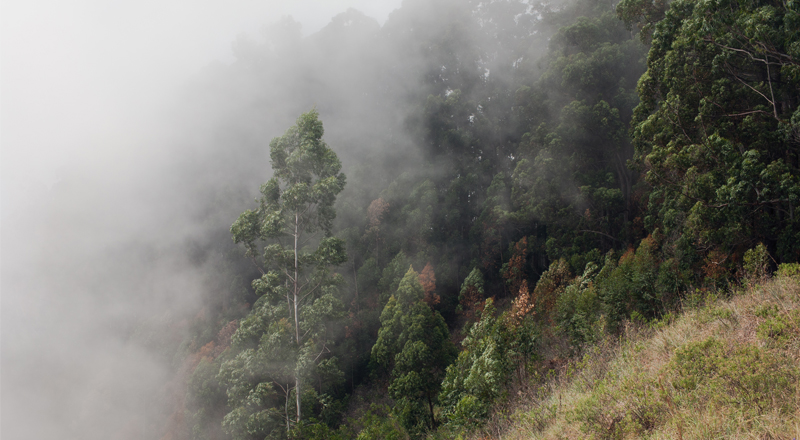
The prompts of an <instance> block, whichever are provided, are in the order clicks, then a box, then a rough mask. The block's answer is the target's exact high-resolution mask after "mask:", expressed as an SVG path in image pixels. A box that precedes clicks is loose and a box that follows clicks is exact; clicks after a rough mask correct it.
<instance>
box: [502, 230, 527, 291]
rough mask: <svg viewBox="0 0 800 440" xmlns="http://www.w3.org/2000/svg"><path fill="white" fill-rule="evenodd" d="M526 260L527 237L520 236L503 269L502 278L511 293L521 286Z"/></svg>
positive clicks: (518, 289)
mask: <svg viewBox="0 0 800 440" xmlns="http://www.w3.org/2000/svg"><path fill="white" fill-rule="evenodd" d="M527 260H528V237H522V240H520V241H518V242H517V243H516V244H515V245H514V253H513V254H512V255H511V258H510V259H509V260H508V264H507V265H506V267H505V268H504V270H503V279H504V280H505V281H506V283H507V284H508V286H509V288H510V289H511V292H512V293H516V292H519V291H520V288H521V287H522V282H523V281H524V280H525V264H526V262H527Z"/></svg>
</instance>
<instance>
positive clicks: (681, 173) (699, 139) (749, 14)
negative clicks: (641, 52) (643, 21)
mask: <svg viewBox="0 0 800 440" xmlns="http://www.w3.org/2000/svg"><path fill="white" fill-rule="evenodd" d="M626 4H632V3H631V2H628V3H626ZM796 23H797V11H796V8H794V7H792V6H790V4H789V3H781V2H775V1H770V0H756V1H745V2H737V1H728V0H719V1H716V0H715V1H707V2H695V1H683V0H679V1H675V2H673V3H671V4H670V7H669V10H668V11H667V12H666V15H665V17H664V19H663V20H661V21H659V22H658V23H657V24H656V25H655V32H654V34H653V42H652V49H651V50H650V53H649V55H648V62H647V63H648V64H647V65H648V70H647V72H646V73H645V74H644V75H643V76H642V78H641V80H640V82H639V86H638V93H639V97H640V98H641V100H642V102H641V104H640V105H639V106H638V107H637V109H636V113H635V117H634V121H633V124H634V126H633V131H632V134H633V141H634V144H635V146H636V163H637V164H638V166H639V167H641V168H642V169H643V170H644V171H645V173H646V176H647V181H648V182H649V184H650V185H652V188H651V191H650V194H649V214H648V217H647V219H646V222H645V223H646V226H647V227H648V228H650V229H651V230H652V229H655V228H660V229H661V230H662V232H663V233H664V236H665V237H666V242H665V246H666V247H667V249H669V250H670V252H672V253H673V254H672V255H671V256H674V257H675V258H677V259H678V260H679V262H680V264H681V265H682V266H684V267H693V268H694V270H695V273H696V274H697V275H700V276H702V275H705V276H709V275H714V276H715V277H716V276H718V275H719V274H716V273H713V272H716V271H717V270H716V268H719V270H721V271H724V272H729V271H730V270H731V269H732V268H733V265H732V264H730V263H731V260H733V259H736V258H737V256H738V258H741V255H742V253H743V252H744V250H746V249H748V248H750V247H751V246H752V244H753V243H755V242H757V241H762V242H763V243H765V244H766V246H767V248H768V249H769V250H770V252H773V253H774V254H775V256H776V258H777V259H778V260H779V261H781V260H784V261H794V260H796V259H797V258H798V256H800V249H799V248H798V243H800V241H798V240H797V234H798V222H797V216H796V215H795V214H794V211H795V210H796V206H797V202H798V201H799V200H800V177H798V176H800V173H799V172H798V168H797V167H798V163H800V162H798V152H797V148H796V145H797V137H796V133H797V127H796V126H795V125H794V122H792V121H794V118H795V114H796V113H797V111H798V110H797V106H796V102H797V100H798V99H800V82H798V81H800V77H798V76H797V75H796V72H797V71H798V65H797V62H796V61H794V60H796V59H797V58H794V57H795V55H793V54H795V53H796V51H797V50H798V49H797V44H796V39H797V25H796ZM734 262H737V261H734ZM703 265H705V268H701V267H702V266H703ZM701 274H702V275H701Z"/></svg>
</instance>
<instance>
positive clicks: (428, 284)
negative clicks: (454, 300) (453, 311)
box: [419, 263, 441, 306]
mask: <svg viewBox="0 0 800 440" xmlns="http://www.w3.org/2000/svg"><path fill="white" fill-rule="evenodd" d="M419 283H420V284H422V290H424V291H425V298H424V301H425V302H426V303H428V305H429V306H434V305H436V304H439V301H441V298H440V297H439V295H437V294H436V292H435V290H436V274H435V273H434V271H433V266H431V263H428V264H426V265H425V268H423V269H422V272H420V274H419Z"/></svg>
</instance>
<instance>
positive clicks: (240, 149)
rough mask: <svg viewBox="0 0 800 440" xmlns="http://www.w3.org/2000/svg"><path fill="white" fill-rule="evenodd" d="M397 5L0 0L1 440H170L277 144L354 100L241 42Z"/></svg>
mask: <svg viewBox="0 0 800 440" xmlns="http://www.w3.org/2000/svg"><path fill="white" fill-rule="evenodd" d="M397 6H399V1H381V2H374V1H370V2H367V1H361V2H359V1H350V2H348V1H337V2H332V1H300V2H249V1H241V2H233V3H231V2H227V3H224V4H223V3H214V2H200V3H198V2H182V1H175V2H168V3H164V2H123V3H115V4H114V5H111V4H106V3H103V2H92V1H72V2H47V1H37V2H4V3H3V5H2V9H3V12H2V17H3V18H2V77H1V78H2V82H1V83H0V86H1V87H2V95H1V96H2V131H0V136H2V205H1V206H0V211H1V213H2V220H1V221H2V309H1V310H2V330H1V331H2V366H1V368H2V370H0V371H2V382H1V383H0V387H1V388H2V389H1V391H2V402H1V404H2V407H1V409H2V413H1V414H2V423H1V426H2V428H1V429H2V437H3V438H5V439H39V438H52V437H60V438H75V439H95V438H96V439H108V438H160V437H161V436H162V435H163V434H164V426H165V423H166V420H167V417H168V416H169V413H168V406H169V405H170V404H171V400H172V399H174V398H176V397H175V392H174V391H173V390H171V389H170V386H169V384H170V381H171V380H172V379H173V378H174V375H175V371H176V368H177V367H176V362H175V360H174V359H173V358H172V355H174V354H175V353H174V350H175V348H176V347H177V345H178V344H179V343H180V342H181V340H182V338H183V336H184V335H185V332H186V331H187V328H186V318H187V317H191V316H194V315H195V314H197V313H202V310H201V307H202V305H201V303H202V300H203V299H204V298H208V297H209V296H214V295H219V296H220V297H223V296H224V292H225V291H226V289H229V286H222V285H220V284H221V283H222V282H221V281H219V280H217V278H218V277H217V275H218V274H219V273H220V272H221V271H222V270H223V265H224V264H223V262H222V254H223V253H224V252H225V251H226V249H228V250H230V249H231V248H233V245H232V243H231V240H230V234H229V232H228V228H229V227H230V224H231V223H232V222H233V220H235V218H236V216H238V213H239V212H241V211H242V210H243V209H245V208H246V207H248V206H249V203H250V202H251V201H252V199H253V197H254V195H255V193H256V192H257V189H258V185H259V184H260V183H262V182H263V181H265V180H266V179H267V178H268V177H269V160H268V151H267V150H268V148H267V143H268V142H269V139H271V138H272V137H274V136H277V135H280V134H281V133H282V132H283V130H285V129H286V128H288V127H289V126H290V125H292V123H293V121H294V119H295V118H296V117H297V116H298V115H299V114H300V113H301V112H303V111H307V110H309V109H310V108H311V107H313V106H314V105H315V104H316V103H319V108H320V111H321V113H322V114H323V118H325V117H326V116H327V115H328V114H331V113H333V112H336V111H339V112H342V111H344V112H346V113H347V116H343V117H342V118H339V122H342V121H343V120H344V119H347V118H348V117H352V112H353V111H356V110H352V109H349V110H348V109H333V107H334V106H332V105H330V104H329V103H330V102H331V101H332V100H335V99H338V98H337V97H330V98H320V97H318V96H317V97H315V96H313V95H314V94H306V95H304V96H302V97H299V98H298V97H296V96H293V92H294V91H295V90H294V89H292V87H291V86H289V87H284V86H283V85H282V84H283V82H284V81H285V80H286V78H281V77H276V78H273V79H271V81H273V86H272V87H269V86H267V87H265V86H264V84H263V82H262V83H259V81H263V78H262V79H259V78H256V77H253V75H249V74H248V72H247V69H248V67H247V63H248V62H251V63H252V62H258V61H257V60H250V61H248V62H243V61H242V59H244V58H246V57H247V56H248V54H247V51H248V50H249V49H248V47H249V46H248V45H250V46H253V47H257V46H259V45H260V46H264V45H268V44H276V42H277V43H278V44H280V42H279V41H278V37H280V35H278V36H277V37H273V38H272V39H270V32H273V35H274V33H275V32H276V31H275V29H278V31H280V29H281V25H280V23H284V24H285V23H291V25H290V29H288V30H287V32H284V33H283V34H282V35H290V37H291V38H296V39H298V41H299V40H304V39H307V38H309V36H310V35H313V34H315V33H317V32H319V31H320V29H322V28H323V27H324V26H326V25H328V24H329V23H330V21H331V19H332V17H334V16H335V15H337V14H339V13H342V12H344V11H347V10H348V8H350V7H353V8H356V9H359V10H361V11H363V12H364V13H365V14H369V15H370V16H371V17H375V18H370V20H371V22H370V25H371V26H373V28H375V29H377V28H378V27H379V26H380V24H381V23H382V22H384V21H385V20H386V18H387V16H388V14H389V13H390V12H391V11H392V10H393V9H394V8H396V7H397ZM289 16H291V17H294V18H289ZM365 19H366V16H365ZM295 20H296V21H295ZM276 23H278V24H276ZM284 27H285V26H284ZM270 29H272V31H271V30H270ZM279 34H280V32H279ZM353 43H357V41H353ZM285 44H291V41H288V42H285ZM274 50H281V48H279V47H277V46H276V48H275V49H274ZM267 52H269V51H267ZM301 62H305V60H298V63H301ZM237 64H240V65H241V66H240V67H237V66H236V65H237ZM298 68H299V67H298ZM232 71H233V72H236V71H239V73H238V76H239V77H240V79H241V80H242V81H241V82H239V83H235V84H234V83H231V82H229V80H230V79H231V78H230V77H231V73H230V72H232ZM291 71H292V68H291V67H287V68H286V69H283V73H281V74H282V75H286V73H287V72H291ZM233 75H234V76H236V75H237V74H236V73H234V74H233ZM340 79H343V78H333V79H331V83H333V82H336V81H338V80H340ZM294 87H295V89H296V88H297V87H300V85H299V84H294ZM323 92H324V90H323ZM258 93H262V94H263V93H267V94H268V95H269V96H257V95H258ZM328 93H330V92H328ZM342 93H346V91H342ZM259 99H262V100H263V99H267V100H269V103H268V105H262V106H261V107H260V108H259V107H258V106H257V105H256V106H255V107H254V104H253V103H254V102H257V101H258V100H259ZM333 119H335V118H333ZM326 123H327V121H326ZM351 125H352V124H351ZM348 129H349V127H347V126H345V124H342V125H340V126H339V127H338V128H332V131H333V132H336V131H337V130H339V131H340V132H344V131H347V130H348ZM351 136H356V134H352V135H351ZM220 248H221V249H222V251H220V250H219V249H220Z"/></svg>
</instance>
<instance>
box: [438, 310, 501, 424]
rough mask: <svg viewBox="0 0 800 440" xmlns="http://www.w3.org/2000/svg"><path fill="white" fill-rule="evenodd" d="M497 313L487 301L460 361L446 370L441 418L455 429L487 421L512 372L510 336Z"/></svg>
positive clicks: (441, 400) (440, 395) (468, 338)
mask: <svg viewBox="0 0 800 440" xmlns="http://www.w3.org/2000/svg"><path fill="white" fill-rule="evenodd" d="M495 313H496V311H495V308H494V304H493V302H492V300H491V299H488V300H487V301H486V306H485V308H484V309H483V311H482V313H481V319H480V321H478V322H476V323H475V325H473V326H472V327H470V330H469V333H468V334H467V336H466V338H464V340H463V341H462V342H461V347H462V348H461V353H459V355H458V359H457V360H456V361H455V362H454V363H453V364H452V365H450V366H448V367H447V374H446V376H445V378H444V381H443V382H442V391H441V393H440V394H439V400H440V402H441V405H442V416H443V417H445V418H446V419H447V422H448V424H450V425H452V426H456V427H460V428H466V429H474V428H476V427H477V426H479V425H480V424H481V423H482V422H483V421H484V420H485V419H486V418H487V417H488V415H489V410H490V409H491V408H492V405H493V404H494V401H495V399H496V398H497V397H498V396H499V395H500V393H501V391H502V389H503V385H504V384H505V383H506V381H507V379H508V376H509V373H510V372H511V367H512V366H513V358H514V356H513V353H509V351H508V350H509V349H510V348H511V347H510V344H509V337H510V336H511V335H510V333H509V331H508V329H507V328H505V327H504V325H503V321H502V320H498V319H497V317H496V316H495Z"/></svg>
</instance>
